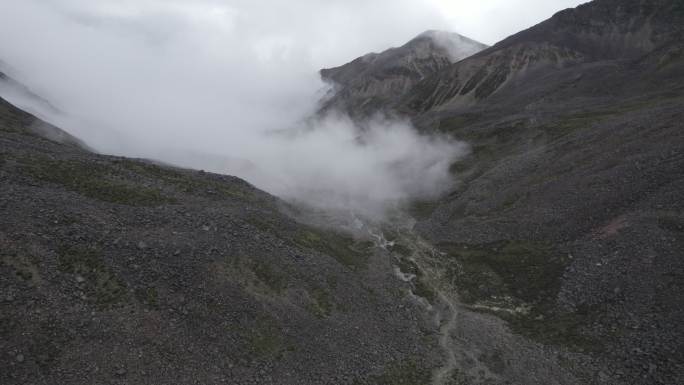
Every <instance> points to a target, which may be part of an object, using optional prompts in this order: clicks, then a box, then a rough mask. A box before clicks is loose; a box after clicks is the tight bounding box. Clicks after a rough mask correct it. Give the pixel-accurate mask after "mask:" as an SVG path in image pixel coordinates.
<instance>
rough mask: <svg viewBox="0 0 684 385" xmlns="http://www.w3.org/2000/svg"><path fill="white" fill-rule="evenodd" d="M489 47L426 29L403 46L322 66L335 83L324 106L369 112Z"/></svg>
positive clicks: (323, 73)
mask: <svg viewBox="0 0 684 385" xmlns="http://www.w3.org/2000/svg"><path fill="white" fill-rule="evenodd" d="M486 47H487V46H486V45H484V44H481V43H478V42H476V41H474V40H471V39H468V38H466V37H464V36H461V35H459V34H456V33H449V32H443V31H426V32H424V33H422V34H420V35H419V36H417V37H416V38H414V39H413V40H411V41H409V42H408V43H406V44H405V45H403V46H402V47H399V48H392V49H389V50H387V51H384V52H382V53H379V54H378V53H371V54H367V55H365V56H362V57H360V58H358V59H356V60H354V61H352V62H350V63H348V64H345V65H343V66H340V67H337V68H331V69H324V70H321V76H322V77H323V79H324V80H327V81H330V82H332V83H333V84H334V85H335V88H334V89H333V96H332V98H331V99H330V100H328V101H326V103H325V104H324V106H323V109H324V110H325V109H331V108H338V109H342V110H346V111H347V112H349V113H350V114H351V115H353V116H364V115H367V114H368V113H371V112H374V111H376V110H378V109H381V108H382V106H387V105H391V104H392V102H393V101H394V100H395V99H396V98H398V97H400V96H401V95H403V94H404V93H406V92H407V91H408V90H410V89H411V88H412V87H413V86H414V85H415V84H416V83H418V82H419V81H421V80H422V79H425V78H426V77H428V76H429V75H431V74H434V73H436V72H438V71H440V70H441V69H443V68H446V67H448V66H449V65H450V64H452V63H454V62H457V61H459V60H461V59H464V58H466V57H468V56H470V55H473V54H475V53H477V52H479V51H481V50H483V49H485V48H486Z"/></svg>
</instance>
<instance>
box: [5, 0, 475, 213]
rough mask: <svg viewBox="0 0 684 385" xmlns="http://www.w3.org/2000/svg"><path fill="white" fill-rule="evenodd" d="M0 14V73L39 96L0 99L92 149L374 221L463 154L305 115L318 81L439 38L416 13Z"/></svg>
mask: <svg viewBox="0 0 684 385" xmlns="http://www.w3.org/2000/svg"><path fill="white" fill-rule="evenodd" d="M0 15H1V16H0V21H1V22H0V45H1V47H2V50H1V51H0V60H2V62H1V63H2V64H0V70H1V71H3V72H5V73H7V74H8V75H10V76H11V77H12V78H14V79H16V80H17V81H18V82H19V83H21V84H23V85H26V86H27V87H28V88H29V89H30V90H31V92H33V93H35V94H36V95H39V96H40V98H42V99H44V100H40V99H35V100H34V99H32V98H30V97H25V95H24V96H21V95H20V93H18V92H16V91H17V90H16V87H15V88H12V87H0V94H2V96H3V97H6V98H7V99H9V100H10V101H13V102H15V103H17V104H18V105H20V106H21V107H24V108H26V109H28V110H29V111H31V112H33V113H35V114H37V115H38V116H39V117H41V118H44V119H46V120H48V121H49V122H51V123H53V124H55V125H57V126H59V127H61V128H63V129H65V130H66V131H68V132H69V133H71V134H72V135H75V136H76V137H78V138H80V139H82V140H84V141H85V142H86V143H87V144H88V145H89V146H91V147H92V148H93V149H95V150H97V151H99V152H102V153H106V154H115V155H123V156H130V157H141V158H149V159H155V160H159V161H163V162H167V163H171V164H174V165H178V166H184V167H191V168H196V169H204V170H208V171H213V172H219V173H225V174H231V175H236V176H239V177H242V178H244V179H246V180H248V181H249V182H251V183H253V184H254V185H256V186H257V187H259V188H262V189H265V190H266V191H269V192H271V193H273V194H275V195H278V196H280V197H283V198H285V199H288V200H293V201H300V202H305V203H307V204H311V205H314V206H316V207H326V208H327V207H333V208H340V209H345V208H348V209H352V210H359V211H369V212H381V211H382V210H383V209H384V208H385V207H390V206H393V205H396V204H398V203H400V202H404V201H406V200H409V199H417V198H426V197H431V196H435V195H437V194H440V193H442V192H444V191H447V190H448V189H449V188H450V187H451V184H452V183H453V181H452V179H451V177H450V176H449V172H448V170H449V166H450V165H451V164H452V163H453V162H454V161H456V160H458V159H459V157H461V156H463V155H464V154H465V153H466V152H467V146H466V145H465V144H463V143H459V142H458V141H455V140H453V139H452V138H447V137H425V136H422V135H419V134H418V133H417V132H416V131H415V129H414V128H413V127H411V125H410V123H409V122H406V121H396V120H395V121H391V120H387V119H386V118H383V117H376V118H374V119H372V120H371V121H369V122H365V124H364V127H365V129H363V130H362V129H360V128H359V127H358V126H357V125H356V124H354V122H352V121H351V120H350V119H349V118H348V117H346V116H344V115H340V114H332V115H329V116H325V117H318V118H316V119H311V117H312V116H313V115H314V113H315V111H316V108H317V103H318V101H319V100H320V98H321V97H323V95H325V94H326V93H327V91H328V89H327V87H328V86H327V85H325V84H324V83H323V82H322V81H321V79H320V78H319V75H318V72H317V71H318V69H320V68H324V67H330V66H336V65H341V64H343V63H345V62H346V61H349V60H351V59H353V58H354V57H356V56H360V55H362V54H364V53H366V52H369V51H380V50H383V49H386V48H388V47H390V46H396V45H399V44H403V42H405V41H407V40H409V39H410V38H412V37H413V36H415V35H417V34H419V33H420V32H422V31H424V30H426V29H449V28H450V25H449V18H448V17H446V16H445V15H444V14H443V12H441V11H440V7H438V6H436V5H434V4H432V2H426V3H421V2H415V1H408V0H398V1H389V0H382V1H371V2H366V1H330V2H320V1H315V0H305V1H301V2H297V4H296V5H293V4H292V2H286V1H269V2H253V1H242V0H234V1H227V0H224V1H222V0H196V1H180V0H164V1H161V0H135V1H133V0H122V1H107V0H99V1H92V0H88V1H85V0H53V1H47V0H22V1H6V2H2V4H0ZM397 25H400V26H401V28H399V29H398V28H396V26H397ZM461 32H463V31H461ZM3 90H4V91H3ZM8 90H9V91H8ZM32 100H33V101H32ZM36 100H40V101H39V102H36ZM45 101H47V102H45ZM46 106H49V108H46Z"/></svg>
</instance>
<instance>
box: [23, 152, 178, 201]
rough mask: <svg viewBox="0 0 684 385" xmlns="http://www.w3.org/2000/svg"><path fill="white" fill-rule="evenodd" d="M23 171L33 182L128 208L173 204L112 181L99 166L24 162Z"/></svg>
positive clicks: (33, 159)
mask: <svg viewBox="0 0 684 385" xmlns="http://www.w3.org/2000/svg"><path fill="white" fill-rule="evenodd" d="M22 169H23V171H24V172H25V173H26V174H28V175H29V176H31V177H32V178H34V179H37V180H41V181H45V182H50V183H55V184H59V185H61V186H63V187H65V188H67V189H69V190H72V191H75V192H77V193H79V194H81V195H84V196H87V197H89V198H93V199H97V200H100V201H104V202H110V203H118V204H124V205H129V206H156V205H162V204H166V203H171V202H173V200H172V199H170V198H167V197H165V196H163V195H162V194H161V192H159V191H158V190H154V189H151V188H148V187H143V186H134V185H129V184H124V183H122V182H119V181H114V180H112V179H113V177H114V176H115V174H116V172H115V170H113V169H112V168H111V167H108V166H106V165H104V164H100V163H85V162H79V161H74V160H53V159H48V158H45V157H31V158H27V159H24V161H23V165H22Z"/></svg>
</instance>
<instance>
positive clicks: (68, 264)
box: [58, 246, 126, 308]
mask: <svg viewBox="0 0 684 385" xmlns="http://www.w3.org/2000/svg"><path fill="white" fill-rule="evenodd" d="M58 262H59V270H60V271H62V272H64V273H68V274H74V275H76V277H77V279H78V277H80V278H81V279H82V282H79V284H81V285H83V289H84V292H85V293H86V294H87V295H88V297H90V298H92V299H93V300H94V301H95V303H96V305H98V306H100V307H104V308H107V307H111V306H113V305H115V304H118V303H120V302H121V301H123V299H124V298H125V296H126V284H125V283H124V282H123V280H121V279H120V278H119V277H118V276H117V275H116V274H115V273H114V272H113V271H111V270H110V269H109V268H108V267H107V265H106V264H105V262H104V259H103V258H102V254H101V252H100V251H99V250H97V249H94V248H87V247H84V246H75V247H62V248H60V249H59V251H58Z"/></svg>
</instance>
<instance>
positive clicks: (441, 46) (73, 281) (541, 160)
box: [0, 0, 684, 385]
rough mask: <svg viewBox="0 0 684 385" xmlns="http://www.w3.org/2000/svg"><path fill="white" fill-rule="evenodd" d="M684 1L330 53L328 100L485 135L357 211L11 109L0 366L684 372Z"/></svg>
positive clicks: (448, 380)
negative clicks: (108, 142) (489, 35)
mask: <svg viewBox="0 0 684 385" xmlns="http://www.w3.org/2000/svg"><path fill="white" fill-rule="evenodd" d="M683 17H684V2H682V1H681V0H670V1H666V0H623V1H616V0H595V1H593V2H591V3H588V4H585V5H582V6H580V7H577V8H575V9H569V10H565V11H562V12H560V13H558V14H556V15H554V16H553V17H552V18H550V19H549V20H547V21H545V22H542V23H541V24H538V25H536V26H533V27H532V28H530V29H528V30H525V31H522V32H520V33H518V34H515V35H513V36H511V37H509V38H507V39H505V40H503V41H502V42H500V43H498V44H495V45H494V46H492V47H489V48H487V47H484V46H482V45H479V44H477V43H475V42H472V41H470V40H467V39H465V38H461V37H459V36H457V35H449V34H445V33H441V32H428V33H426V34H423V35H421V36H418V37H417V38H415V39H413V40H412V41H410V42H409V43H407V44H406V45H404V46H403V47H400V48H394V49H390V50H388V51H385V52H383V53H380V54H370V55H366V56H364V57H361V58H359V59H356V60H355V61H353V62H351V63H349V64H346V65H343V66H341V67H337V68H334V69H328V70H323V71H321V74H322V76H323V77H324V78H325V79H327V80H328V81H330V82H332V83H333V84H334V85H335V86H334V90H333V94H331V95H329V97H328V98H326V100H325V101H324V102H323V104H322V107H321V108H322V110H321V111H322V112H325V111H327V110H333V109H339V110H342V111H346V112H348V113H349V114H350V115H352V116H353V117H354V118H355V119H357V120H359V121H361V122H362V121H363V120H364V118H366V117H368V116H371V115H373V114H374V113H377V112H384V113H388V114H396V115H403V116H404V117H406V118H407V119H411V120H412V121H413V123H414V124H415V126H416V128H417V129H419V130H420V131H421V132H423V133H425V134H429V133H435V132H438V133H443V134H445V135H450V136H453V137H455V138H458V139H461V140H465V141H467V142H468V143H469V144H470V147H471V149H472V151H471V154H470V155H469V156H468V157H467V158H465V159H464V160H462V161H459V162H457V163H455V164H453V166H452V168H451V171H452V174H453V178H454V182H455V183H454V186H455V187H454V189H453V190H452V191H450V192H449V193H448V194H445V195H444V196H441V197H439V198H436V199H434V200H429V201H420V202H411V204H410V205H408V207H406V210H407V213H401V214H402V215H399V214H398V215H397V219H396V221H395V220H394V219H395V218H394V217H393V220H392V221H389V222H386V223H381V224H373V223H364V222H363V221H361V220H360V219H359V218H356V219H357V221H354V223H353V225H354V226H351V227H349V228H346V227H342V228H340V227H339V226H337V227H333V226H331V224H330V223H329V220H328V216H327V213H320V212H315V211H311V210H308V209H306V208H302V207H295V206H293V205H292V204H290V203H287V202H284V201H281V200H280V199H278V198H276V197H273V196H270V195H269V194H267V193H265V192H262V191H259V190H257V189H256V188H254V187H252V186H251V185H249V184H248V183H247V182H244V181H242V180H240V179H238V178H234V177H229V176H222V175H214V174H211V173H206V172H202V171H193V170H183V169H177V168H172V167H168V166H164V165H160V164H157V163H154V162H151V161H146V160H139V159H126V158H120V157H112V156H104V155H98V154H94V153H92V152H90V151H88V150H87V148H83V146H78V145H73V144H69V143H68V141H67V143H59V142H57V141H55V140H54V139H55V138H54V135H45V133H44V131H35V130H34V129H33V127H35V126H40V125H47V123H44V122H42V121H40V119H38V118H36V117H34V116H31V115H30V114H28V113H26V112H24V111H21V110H19V109H17V108H16V107H14V106H12V105H11V104H9V103H7V102H4V101H2V102H0V218H2V220H0V383H2V384H26V383H31V384H33V383H69V384H93V383H121V384H123V383H126V384H147V383H151V382H153V383H160V384H177V383H182V384H185V383H212V384H213V383H239V384H243V383H244V384H382V385H395V384H407V385H425V384H441V385H448V384H452V385H453V384H488V385H490V384H496V385H503V384H524V385H542V384H543V385H548V384H553V385H577V384H591V385H594V384H597V385H599V384H610V385H632V384H649V385H650V384H662V385H671V384H681V383H684V366H683V363H684V351H683V350H682V341H684V326H683V325H684V302H683V299H682V296H681V293H682V290H683V289H684V258H682V257H683V255H682V250H684V199H683V198H684V196H683V193H682V192H683V191H684V127H683V126H682V125H683V123H682V122H684V108H683V107H684V56H682V52H683V50H682V48H684V47H682V41H683V39H682V28H683V26H684V20H682V18H683ZM445 40H446V41H447V42H451V43H445V42H444V41H445ZM462 47H466V48H465V49H464V50H463V51H460V52H459V51H458V49H460V48H462ZM465 56H467V57H465ZM52 128H53V130H58V131H55V132H62V133H64V135H68V134H66V132H65V131H62V130H60V129H58V128H56V127H52ZM66 129H68V128H66ZM407 215H410V217H411V218H404V217H405V216H407ZM407 223H410V224H412V223H415V226H413V225H412V226H407V225H406V224H407Z"/></svg>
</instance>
